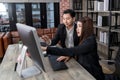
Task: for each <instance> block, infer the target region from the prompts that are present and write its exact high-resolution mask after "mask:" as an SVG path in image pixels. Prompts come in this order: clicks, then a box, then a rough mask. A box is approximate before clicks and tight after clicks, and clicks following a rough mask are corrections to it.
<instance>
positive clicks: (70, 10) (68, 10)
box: [63, 9, 75, 18]
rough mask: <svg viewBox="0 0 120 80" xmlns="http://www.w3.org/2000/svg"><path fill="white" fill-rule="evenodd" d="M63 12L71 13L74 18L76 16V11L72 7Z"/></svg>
mask: <svg viewBox="0 0 120 80" xmlns="http://www.w3.org/2000/svg"><path fill="white" fill-rule="evenodd" d="M63 14H70V16H71V17H72V18H73V17H75V12H74V10H72V9H66V10H65V11H64V12H63Z"/></svg>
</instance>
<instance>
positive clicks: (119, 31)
mask: <svg viewBox="0 0 120 80" xmlns="http://www.w3.org/2000/svg"><path fill="white" fill-rule="evenodd" d="M111 32H117V33H120V29H112V30H111Z"/></svg>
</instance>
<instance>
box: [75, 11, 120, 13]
mask: <svg viewBox="0 0 120 80" xmlns="http://www.w3.org/2000/svg"><path fill="white" fill-rule="evenodd" d="M75 12H83V13H86V12H93V13H110V11H94V10H88V11H87V10H75ZM111 12H112V13H120V11H111Z"/></svg>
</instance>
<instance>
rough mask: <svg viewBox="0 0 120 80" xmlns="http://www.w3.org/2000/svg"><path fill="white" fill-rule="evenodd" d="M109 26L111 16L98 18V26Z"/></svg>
mask: <svg viewBox="0 0 120 80" xmlns="http://www.w3.org/2000/svg"><path fill="white" fill-rule="evenodd" d="M108 25H109V16H100V15H99V16H98V22H97V26H101V27H103V26H108Z"/></svg>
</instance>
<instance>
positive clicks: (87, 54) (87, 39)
mask: <svg viewBox="0 0 120 80" xmlns="http://www.w3.org/2000/svg"><path fill="white" fill-rule="evenodd" d="M76 31H77V35H78V36H79V37H80V41H79V45H78V46H76V47H72V48H58V47H52V46H49V47H41V48H42V49H43V50H46V51H47V53H48V54H54V55H63V56H76V55H77V61H78V63H79V64H81V65H82V66H83V67H84V68H85V69H86V70H87V71H88V72H89V73H91V74H92V75H93V76H94V77H95V78H96V79H97V80H104V74H103V72H102V68H101V66H100V64H99V62H98V60H99V57H98V54H97V43H96V39H95V36H94V32H93V21H92V19H90V18H89V17H83V18H81V19H80V20H79V21H78V22H77V29H76Z"/></svg>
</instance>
